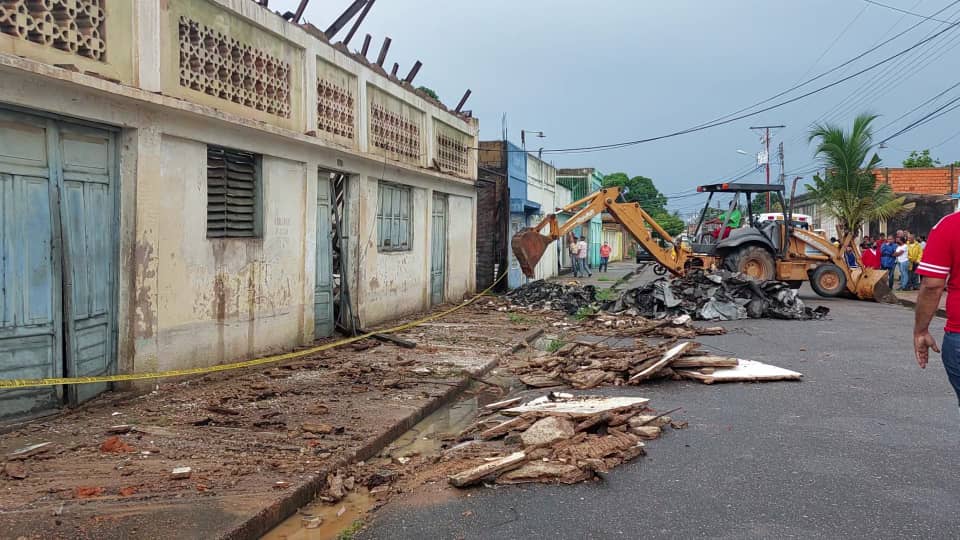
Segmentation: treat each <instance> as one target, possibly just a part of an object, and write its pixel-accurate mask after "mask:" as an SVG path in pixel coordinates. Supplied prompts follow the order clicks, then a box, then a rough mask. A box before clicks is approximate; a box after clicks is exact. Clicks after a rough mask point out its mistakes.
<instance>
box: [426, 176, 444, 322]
mask: <svg viewBox="0 0 960 540" xmlns="http://www.w3.org/2000/svg"><path fill="white" fill-rule="evenodd" d="M432 223H433V225H432V227H431V235H430V303H431V304H432V305H437V304H442V303H443V290H444V288H445V287H446V283H447V279H446V273H447V196H446V195H444V194H442V193H434V194H433V220H432Z"/></svg>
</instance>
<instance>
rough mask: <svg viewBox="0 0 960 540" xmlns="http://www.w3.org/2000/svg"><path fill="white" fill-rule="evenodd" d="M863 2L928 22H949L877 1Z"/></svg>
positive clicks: (867, 0)
mask: <svg viewBox="0 0 960 540" xmlns="http://www.w3.org/2000/svg"><path fill="white" fill-rule="evenodd" d="M863 1H864V2H866V3H868V4H873V5H875V6H880V7H882V8H887V9H892V10H893V11H898V12H900V13H903V14H905V15H913V16H914V17H920V18H921V19H927V20H928V21H937V22H947V21H944V20H942V19H935V18H933V17H930V16H927V15H923V14H922V13H914V12H912V11H907V10H905V9H900V8H898V7H896V6H889V5H887V4H881V3H880V2H876V1H874V0H863Z"/></svg>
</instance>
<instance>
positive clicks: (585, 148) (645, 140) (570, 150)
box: [508, 0, 960, 154]
mask: <svg viewBox="0 0 960 540" xmlns="http://www.w3.org/2000/svg"><path fill="white" fill-rule="evenodd" d="M957 1H960V0H957ZM954 3H957V2H954ZM958 24H960V23H953V24H951V25H950V26H948V27H946V28H944V29H942V30H940V31H938V32H936V33H935V34H933V35H932V36H930V37H927V38H925V39H923V40H921V41H918V42H916V43H914V44H913V45H911V46H910V47H907V48H906V49H903V50H901V51H900V52H898V53H896V54H893V55H890V56H888V57H886V58H884V59H883V60H880V61H878V62H875V63H873V64H871V65H869V66H867V67H865V68H863V69H860V70H859V71H856V72H855V73H853V74H851V75H847V76H846V77H842V78H840V79H837V80H835V81H833V82H831V83H829V84H826V85H823V86H821V87H818V88H816V89H814V90H810V91H808V92H806V93H803V94H800V95H799V96H794V97H792V98H790V99H786V100H783V101H780V102H778V103H776V104H773V105H770V106H768V107H764V108H761V109H758V110H755V111H753V112H749V113H745V114H741V115H737V116H734V117H731V118H728V119H726V120H722V121H716V122H712V123H707V124H700V125H698V126H694V127H690V128H686V129H682V130H678V131H674V132H671V133H665V134H663V135H657V136H654V137H647V138H643V139H636V140H631V141H624V142H620V143H611V144H601V145H594V146H581V147H572V148H554V149H544V150H541V152H542V153H544V154H547V153H550V154H567V153H586V152H595V151H603V150H614V149H618V148H626V147H628V146H635V145H638V144H644V143H648V142H654V141H659V140H663V139H669V138H672V137H677V136H679V135H686V134H689V133H694V132H697V131H703V130H706V129H710V128H713V127H717V126H721V125H725V124H730V123H733V122H735V121H737V120H742V119H744V118H750V117H753V116H757V115H759V114H761V113H764V112H767V111H771V110H773V109H777V108H780V107H782V106H784V105H789V104H791V103H794V102H797V101H800V100H801V99H805V98H807V97H809V96H812V95H814V94H818V93H820V92H823V91H824V90H827V89H829V88H833V87H834V86H837V85H839V84H842V83H844V82H846V81H849V80H851V79H853V78H855V77H858V76H860V75H862V74H864V73H867V72H869V71H871V70H873V69H876V68H877V67H879V66H882V65H884V64H886V63H888V62H890V61H892V60H895V59H897V58H899V57H901V56H903V55H904V54H907V53H909V52H910V51H912V50H914V49H916V48H917V47H920V46H922V45H924V44H926V43H928V42H930V41H931V40H933V39H936V38H937V37H940V36H941V35H943V34H945V33H946V32H949V31H951V30H954V29H956V27H957V25H958ZM508 151H509V150H508Z"/></svg>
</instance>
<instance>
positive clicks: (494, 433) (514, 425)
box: [480, 416, 533, 441]
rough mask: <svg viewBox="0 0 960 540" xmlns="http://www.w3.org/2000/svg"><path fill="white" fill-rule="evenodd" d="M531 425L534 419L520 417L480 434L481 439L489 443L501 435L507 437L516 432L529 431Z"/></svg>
mask: <svg viewBox="0 0 960 540" xmlns="http://www.w3.org/2000/svg"><path fill="white" fill-rule="evenodd" d="M530 424H533V419H530V418H526V417H524V416H518V417H516V418H511V419H510V420H507V421H506V422H503V423H500V424H497V425H495V426H493V427H492V428H490V429H487V430H485V431H483V432H482V433H480V438H481V439H483V440H485V441H489V440H490V439H495V438H497V437H499V436H501V435H506V434H507V433H509V432H511V431H514V430H524V429H527V428H528V427H530Z"/></svg>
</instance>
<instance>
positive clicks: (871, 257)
mask: <svg viewBox="0 0 960 540" xmlns="http://www.w3.org/2000/svg"><path fill="white" fill-rule="evenodd" d="M860 258H861V260H862V261H863V266H864V267H866V268H877V269H879V268H880V257H879V256H878V255H877V250H876V249H875V248H874V246H873V244H872V243H871V242H870V241H869V240H866V241H864V242H863V244H862V245H861V246H860Z"/></svg>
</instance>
